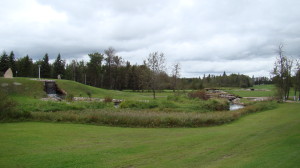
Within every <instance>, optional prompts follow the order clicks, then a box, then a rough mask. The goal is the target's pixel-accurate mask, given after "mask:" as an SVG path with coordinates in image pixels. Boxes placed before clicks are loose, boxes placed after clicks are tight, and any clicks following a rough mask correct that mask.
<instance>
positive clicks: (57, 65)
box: [52, 54, 65, 78]
mask: <svg viewBox="0 0 300 168" xmlns="http://www.w3.org/2000/svg"><path fill="white" fill-rule="evenodd" d="M64 73H65V61H64V60H62V59H61V56H60V54H58V56H57V58H56V60H55V62H54V63H53V74H52V78H57V76H58V75H60V76H64Z"/></svg>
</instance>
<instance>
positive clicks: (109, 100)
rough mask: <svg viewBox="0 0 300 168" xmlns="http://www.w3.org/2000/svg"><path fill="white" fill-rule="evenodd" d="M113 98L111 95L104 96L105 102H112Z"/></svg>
mask: <svg viewBox="0 0 300 168" xmlns="http://www.w3.org/2000/svg"><path fill="white" fill-rule="evenodd" d="M112 100H113V99H112V98H111V97H109V96H106V97H105V98H104V102H105V103H110V102H112Z"/></svg>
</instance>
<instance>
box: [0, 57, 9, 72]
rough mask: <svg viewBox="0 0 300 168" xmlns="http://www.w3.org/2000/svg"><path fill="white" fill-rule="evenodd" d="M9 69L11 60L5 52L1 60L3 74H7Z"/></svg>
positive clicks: (0, 68) (0, 67)
mask: <svg viewBox="0 0 300 168" xmlns="http://www.w3.org/2000/svg"><path fill="white" fill-rule="evenodd" d="M8 68H9V59H8V55H7V54H6V52H5V51H3V53H2V55H1V58H0V71H1V73H3V74H4V73H5V71H6V70H7V69H8Z"/></svg>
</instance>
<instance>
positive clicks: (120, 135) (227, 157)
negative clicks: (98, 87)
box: [0, 103, 300, 168]
mask: <svg viewBox="0 0 300 168" xmlns="http://www.w3.org/2000/svg"><path fill="white" fill-rule="evenodd" d="M299 165H300V104H299V103H298V104H296V103H295V104H281V105H279V108H277V109H274V110H270V111H264V112H260V113H255V114H250V115H247V116H245V117H243V118H241V119H239V120H238V121H235V122H233V123H231V124H227V125H223V126H215V127H203V128H119V127H103V126H94V125H83V124H67V123H64V124H60V123H42V122H20V123H2V124H0V167H10V168H12V167H47V168H49V167H64V168H65V167H72V168H74V167H123V168H134V167H171V168H174V167H189V168H190V167H228V168H229V167H230V168H232V167H249V168H252V167H272V168H274V167H282V168H287V167H288V168H293V167H295V168H296V167H299Z"/></svg>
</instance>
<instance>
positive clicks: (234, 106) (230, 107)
mask: <svg viewBox="0 0 300 168" xmlns="http://www.w3.org/2000/svg"><path fill="white" fill-rule="evenodd" d="M241 108H244V106H243V105H239V104H230V106H229V110H230V111H233V110H238V109H241Z"/></svg>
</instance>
